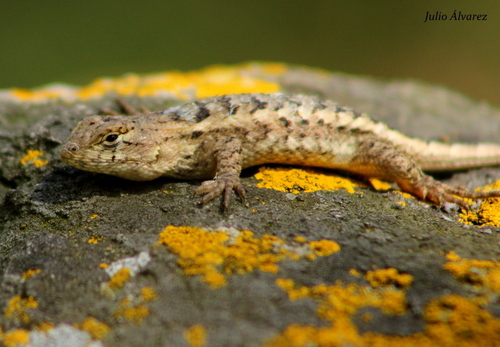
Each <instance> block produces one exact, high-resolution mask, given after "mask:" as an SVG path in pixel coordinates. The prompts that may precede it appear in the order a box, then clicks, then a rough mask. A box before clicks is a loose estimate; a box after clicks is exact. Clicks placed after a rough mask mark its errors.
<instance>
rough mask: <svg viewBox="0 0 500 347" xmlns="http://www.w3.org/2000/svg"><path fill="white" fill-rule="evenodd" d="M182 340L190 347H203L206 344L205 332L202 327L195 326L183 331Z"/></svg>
mask: <svg viewBox="0 0 500 347" xmlns="http://www.w3.org/2000/svg"><path fill="white" fill-rule="evenodd" d="M184 338H185V339H186V341H187V343H188V345H189V346H191V347H203V346H205V344H206V340H207V332H206V330H205V328H204V327H203V326H202V325H200V324H196V325H193V326H192V327H190V328H189V329H186V330H185V331H184Z"/></svg>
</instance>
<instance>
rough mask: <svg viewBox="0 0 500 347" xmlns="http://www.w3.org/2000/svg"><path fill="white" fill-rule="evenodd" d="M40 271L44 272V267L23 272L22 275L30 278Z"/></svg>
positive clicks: (24, 277)
mask: <svg viewBox="0 0 500 347" xmlns="http://www.w3.org/2000/svg"><path fill="white" fill-rule="evenodd" d="M40 272H42V269H33V270H28V271H26V272H24V273H23V274H22V277H23V279H25V280H27V279H28V278H30V277H32V276H34V275H36V274H39V273H40Z"/></svg>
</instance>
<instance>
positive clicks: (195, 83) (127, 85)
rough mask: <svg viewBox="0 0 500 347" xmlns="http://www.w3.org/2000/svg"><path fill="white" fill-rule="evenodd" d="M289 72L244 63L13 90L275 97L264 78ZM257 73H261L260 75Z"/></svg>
mask: <svg viewBox="0 0 500 347" xmlns="http://www.w3.org/2000/svg"><path fill="white" fill-rule="evenodd" d="M286 70H287V66H286V65H285V64H277V63H243V64H238V65H233V66H224V65H215V66H209V67H206V68H204V69H201V70H197V71H191V72H180V71H166V72H160V73H155V74H144V75H139V74H132V73H130V74H126V75H124V76H121V77H115V78H105V77H103V78H98V79H96V80H94V81H93V82H91V83H90V84H88V85H86V86H83V87H80V88H78V87H71V86H66V85H60V86H54V85H52V86H47V87H42V88H38V89H33V90H28V89H12V95H13V96H14V97H16V98H18V99H19V100H26V101H44V100H47V99H56V98H63V99H69V100H73V99H89V98H94V97H101V96H103V95H105V94H107V93H116V94H120V95H138V96H149V95H162V96H170V97H172V98H174V99H181V100H185V99H192V98H204V97H208V96H213V95H221V94H231V93H276V92H279V91H280V90H281V88H280V85H279V84H278V83H276V82H273V81H270V80H269V79H265V78H262V77H257V75H261V76H264V77H266V76H277V75H281V74H283V73H284V72H285V71H286ZM256 72H259V74H257V73H256Z"/></svg>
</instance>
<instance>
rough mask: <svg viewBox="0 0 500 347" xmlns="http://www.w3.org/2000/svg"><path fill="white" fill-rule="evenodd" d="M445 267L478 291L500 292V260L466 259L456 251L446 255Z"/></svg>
mask: <svg viewBox="0 0 500 347" xmlns="http://www.w3.org/2000/svg"><path fill="white" fill-rule="evenodd" d="M446 259H447V260H448V261H447V262H446V263H445V264H444V265H443V268H444V269H445V270H447V271H449V272H450V273H452V274H453V276H454V277H455V278H456V279H457V280H459V281H463V282H464V283H466V284H469V285H472V286H473V287H474V289H475V290H476V292H478V293H484V294H486V293H489V292H500V261H492V260H477V259H464V258H462V257H460V256H459V255H457V254H456V253H455V252H453V251H452V252H449V253H448V254H447V255H446Z"/></svg>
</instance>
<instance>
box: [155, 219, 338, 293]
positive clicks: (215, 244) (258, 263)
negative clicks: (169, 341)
mask: <svg viewBox="0 0 500 347" xmlns="http://www.w3.org/2000/svg"><path fill="white" fill-rule="evenodd" d="M158 244H162V245H165V246H168V247H169V248H170V250H171V251H172V252H173V253H175V254H177V255H179V259H178V260H177V263H178V264H179V265H180V266H181V267H182V268H183V270H184V273H185V274H186V275H188V276H193V275H201V276H203V281H204V282H205V283H207V284H209V285H210V286H211V287H212V288H217V287H221V286H224V285H225V284H226V278H225V275H233V274H244V273H247V272H251V271H255V270H260V271H264V272H271V273H276V272H278V270H279V268H278V265H277V264H278V263H279V262H281V261H284V260H297V259H299V258H301V255H299V253H298V250H297V251H294V248H293V245H286V243H285V241H284V240H282V239H280V238H278V237H276V236H273V235H263V236H262V237H255V236H254V234H253V233H252V232H251V231H248V230H243V231H236V230H215V231H209V230H205V229H201V228H196V227H184V226H178V227H176V226H168V227H166V228H165V230H164V231H163V232H162V233H160V237H159V240H158ZM304 245H305V246H307V247H308V249H306V248H304V247H305V246H304ZM297 247H299V248H300V251H301V253H300V254H302V256H304V257H307V256H309V255H314V256H327V255H330V254H332V253H335V252H338V251H339V250H340V246H339V245H338V244H337V243H335V242H333V241H329V240H320V241H312V242H309V243H308V242H304V243H301V244H300V245H299V246H297Z"/></svg>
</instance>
